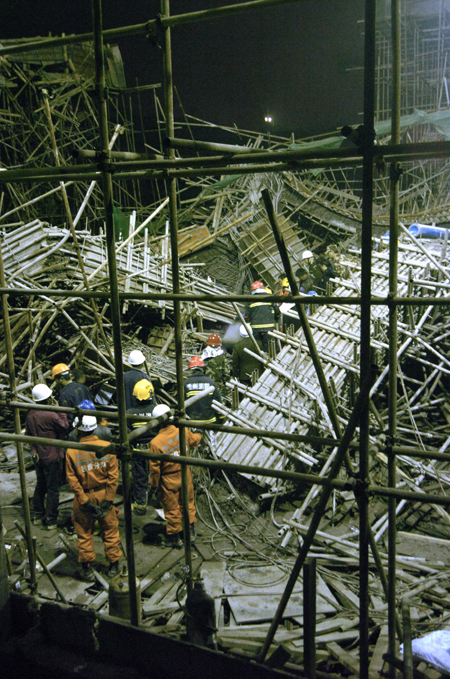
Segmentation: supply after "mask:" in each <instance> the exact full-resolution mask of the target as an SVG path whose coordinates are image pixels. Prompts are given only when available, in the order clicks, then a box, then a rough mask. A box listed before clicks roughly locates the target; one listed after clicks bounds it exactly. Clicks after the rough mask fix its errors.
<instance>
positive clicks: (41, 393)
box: [31, 384, 53, 403]
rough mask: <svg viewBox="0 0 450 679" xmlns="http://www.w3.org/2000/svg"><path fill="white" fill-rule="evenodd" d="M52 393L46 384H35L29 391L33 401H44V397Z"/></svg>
mask: <svg viewBox="0 0 450 679" xmlns="http://www.w3.org/2000/svg"><path fill="white" fill-rule="evenodd" d="M52 394H53V392H52V390H51V389H50V387H47V385H46V384H36V386H35V387H33V389H32V391H31V395H32V396H33V401H36V403H37V402H38V401H45V399H47V398H50V396H51V395H52Z"/></svg>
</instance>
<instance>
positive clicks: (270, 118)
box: [264, 116, 273, 123]
mask: <svg viewBox="0 0 450 679" xmlns="http://www.w3.org/2000/svg"><path fill="white" fill-rule="evenodd" d="M264 121H265V122H266V123H273V118H272V116H264Z"/></svg>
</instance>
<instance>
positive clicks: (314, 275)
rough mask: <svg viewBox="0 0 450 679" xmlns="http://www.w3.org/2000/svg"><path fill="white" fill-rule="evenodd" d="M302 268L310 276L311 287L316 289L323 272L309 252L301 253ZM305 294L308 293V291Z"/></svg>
mask: <svg viewBox="0 0 450 679" xmlns="http://www.w3.org/2000/svg"><path fill="white" fill-rule="evenodd" d="M302 268H303V269H306V271H307V272H308V274H309V275H310V276H311V279H312V285H311V287H312V288H316V287H317V286H318V285H319V284H320V282H321V280H322V275H323V271H322V269H321V267H320V263H319V261H318V260H316V259H315V257H314V255H313V253H312V252H311V250H304V251H303V252H302ZM307 292H309V290H308V291H307Z"/></svg>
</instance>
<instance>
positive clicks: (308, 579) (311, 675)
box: [303, 558, 316, 679]
mask: <svg viewBox="0 0 450 679" xmlns="http://www.w3.org/2000/svg"><path fill="white" fill-rule="evenodd" d="M315 636H316V560H315V559H311V558H309V559H306V561H305V564H304V566H303V649H304V650H303V666H304V668H305V672H306V676H307V677H308V679H316V639H315Z"/></svg>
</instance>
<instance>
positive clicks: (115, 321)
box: [92, 0, 139, 625]
mask: <svg viewBox="0 0 450 679" xmlns="http://www.w3.org/2000/svg"><path fill="white" fill-rule="evenodd" d="M92 16H93V24H94V49H95V72H96V92H97V97H98V107H99V131H100V146H101V153H102V156H103V163H105V164H107V165H108V164H109V162H110V150H109V137H108V115H107V105H106V87H105V83H106V79H105V64H104V54H103V33H102V30H103V27H102V2H101V0H92ZM102 179H103V201H104V207H105V221H106V248H107V253H108V270H109V286H110V295H111V320H112V333H113V344H114V360H115V368H116V384H117V408H118V416H119V450H120V454H121V467H122V486H123V502H124V512H125V542H126V546H127V555H126V556H127V561H128V586H129V592H130V612H131V624H132V625H138V624H139V611H138V604H137V589H136V568H135V562H134V545H133V522H132V511H131V481H130V447H129V444H128V443H127V419H126V405H125V387H124V382H123V361H122V339H121V330H120V300H119V287H118V283H117V264H116V242H115V234H114V215H113V186H112V177H111V171H110V170H109V171H108V168H107V167H104V168H103V169H102Z"/></svg>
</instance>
